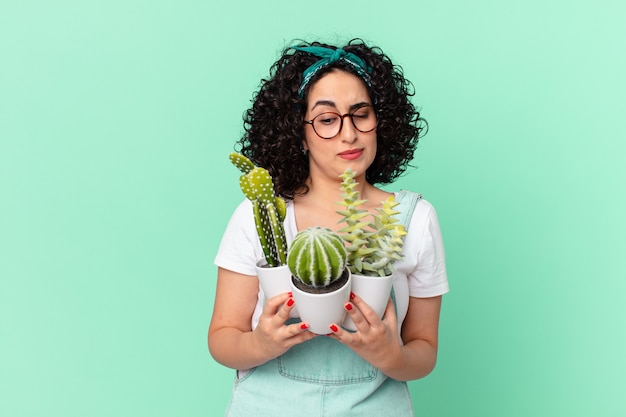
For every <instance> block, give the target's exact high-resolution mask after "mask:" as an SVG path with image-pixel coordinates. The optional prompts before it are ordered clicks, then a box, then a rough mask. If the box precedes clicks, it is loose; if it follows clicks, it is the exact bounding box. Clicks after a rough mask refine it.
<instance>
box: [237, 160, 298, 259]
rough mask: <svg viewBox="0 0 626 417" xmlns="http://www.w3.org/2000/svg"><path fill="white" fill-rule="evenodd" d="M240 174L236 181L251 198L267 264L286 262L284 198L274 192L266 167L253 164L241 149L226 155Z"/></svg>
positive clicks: (255, 222)
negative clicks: (240, 151)
mask: <svg viewBox="0 0 626 417" xmlns="http://www.w3.org/2000/svg"><path fill="white" fill-rule="evenodd" d="M229 158H230V162H232V163H233V165H235V166H236V167H237V168H238V169H239V170H240V171H241V172H243V175H242V176H241V177H239V185H240V187H241V191H243V193H244V195H245V196H246V197H247V198H248V199H249V200H250V201H251V202H252V208H253V211H254V224H255V225H256V231H257V234H258V235H259V242H261V248H262V249H263V255H264V256H265V260H266V261H267V264H268V265H270V266H279V265H284V264H286V263H287V259H286V258H287V255H286V253H287V250H286V241H287V240H286V239H285V229H284V227H283V221H284V220H285V215H286V213H287V205H286V203H285V200H283V199H282V198H281V197H277V196H276V195H275V194H274V183H273V182H272V177H271V176H270V174H269V172H268V171H267V170H266V169H265V168H260V167H257V166H255V165H254V164H253V163H252V161H250V159H248V158H246V157H245V156H243V155H242V154H240V153H236V152H233V153H231V154H230V155H229Z"/></svg>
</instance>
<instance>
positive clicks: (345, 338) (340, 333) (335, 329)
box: [328, 323, 353, 344]
mask: <svg viewBox="0 0 626 417" xmlns="http://www.w3.org/2000/svg"><path fill="white" fill-rule="evenodd" d="M328 329H329V330H330V336H331V337H333V338H335V339H337V340H339V341H340V342H341V343H346V344H348V343H350V342H351V341H352V338H353V336H352V333H350V332H347V331H345V330H344V329H343V328H342V327H341V326H339V325H337V324H335V323H332V324H331V325H330V326H328Z"/></svg>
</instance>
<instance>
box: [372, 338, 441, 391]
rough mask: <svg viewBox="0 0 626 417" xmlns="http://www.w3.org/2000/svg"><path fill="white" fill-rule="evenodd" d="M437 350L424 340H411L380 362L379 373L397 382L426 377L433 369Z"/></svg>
mask: <svg viewBox="0 0 626 417" xmlns="http://www.w3.org/2000/svg"><path fill="white" fill-rule="evenodd" d="M436 362H437V349H436V348H435V347H433V345H432V344H431V343H429V342H428V341H426V340H413V341H411V342H410V343H408V344H406V345H404V346H399V347H398V350H397V351H396V352H395V354H393V355H389V356H387V358H386V360H384V361H381V363H380V367H379V369H380V371H381V372H382V373H384V374H385V375H387V376H388V377H390V378H393V379H397V380H399V381H411V380H414V379H420V378H423V377H425V376H426V375H428V374H429V373H431V372H432V370H433V369H434V368H435V364H436Z"/></svg>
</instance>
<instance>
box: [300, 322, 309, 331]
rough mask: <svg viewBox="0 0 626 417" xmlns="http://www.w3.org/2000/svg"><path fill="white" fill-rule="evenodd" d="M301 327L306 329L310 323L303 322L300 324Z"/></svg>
mask: <svg viewBox="0 0 626 417" xmlns="http://www.w3.org/2000/svg"><path fill="white" fill-rule="evenodd" d="M300 328H301V329H302V330H306V329H308V328H309V325H308V324H306V323H302V324H301V325H300Z"/></svg>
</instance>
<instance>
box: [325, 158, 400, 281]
mask: <svg viewBox="0 0 626 417" xmlns="http://www.w3.org/2000/svg"><path fill="white" fill-rule="evenodd" d="M355 175H356V174H355V173H354V172H353V171H352V170H351V169H350V168H348V169H346V171H344V173H343V174H342V175H341V178H342V179H343V181H342V183H341V190H342V192H343V194H342V198H343V201H341V202H339V203H338V204H339V205H341V206H343V207H344V208H343V209H342V210H337V213H338V214H340V215H341V216H342V219H341V221H340V223H341V222H343V223H345V224H346V226H345V227H344V228H342V229H341V230H339V233H340V234H341V237H342V238H343V240H344V241H345V242H346V244H347V248H346V249H347V252H348V267H349V268H350V271H351V272H352V273H353V274H360V275H368V276H381V277H384V276H386V275H390V274H391V273H393V263H394V262H395V261H397V260H400V259H402V257H403V254H402V247H403V244H404V236H405V235H406V230H405V229H404V226H402V224H400V223H398V219H396V218H395V217H393V216H395V215H396V214H399V212H398V211H395V210H394V207H396V206H397V205H398V204H399V203H397V202H396V201H395V200H394V198H393V196H390V197H389V198H388V199H387V200H385V201H383V202H382V204H383V206H382V208H379V209H377V210H376V214H375V215H373V216H372V217H373V222H368V221H366V220H365V218H366V217H368V216H369V213H368V212H367V211H366V210H360V209H358V208H357V207H358V206H360V205H362V204H363V203H365V202H366V201H365V200H360V199H359V192H358V191H356V190H355V188H356V186H357V184H358V183H357V182H356V181H355V180H354V177H355Z"/></svg>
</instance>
